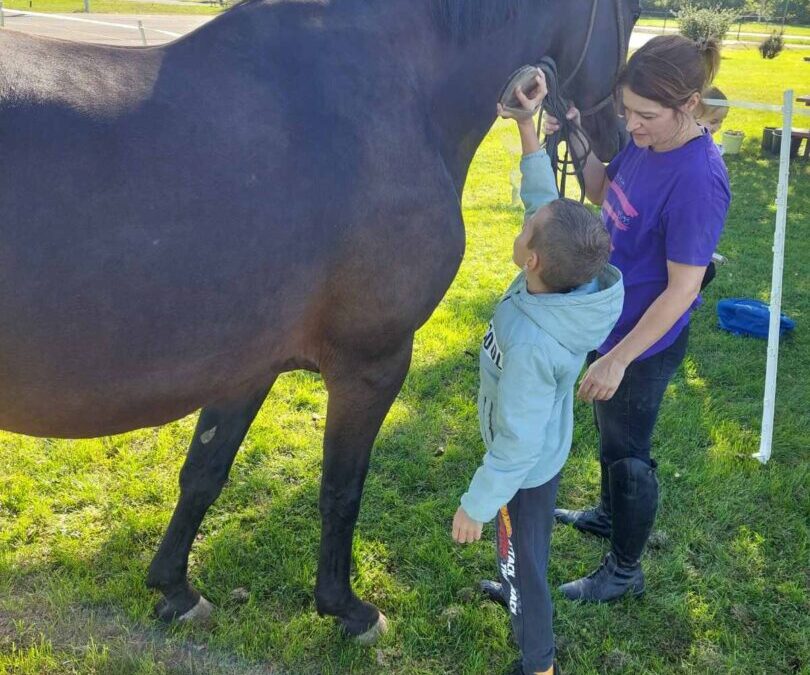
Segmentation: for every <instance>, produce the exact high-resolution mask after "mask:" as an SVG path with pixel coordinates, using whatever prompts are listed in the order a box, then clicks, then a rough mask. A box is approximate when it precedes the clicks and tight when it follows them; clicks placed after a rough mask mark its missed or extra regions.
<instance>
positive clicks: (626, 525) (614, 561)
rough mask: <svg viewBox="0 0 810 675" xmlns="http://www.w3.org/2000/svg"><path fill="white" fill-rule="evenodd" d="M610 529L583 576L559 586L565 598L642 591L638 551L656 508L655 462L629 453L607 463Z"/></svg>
mask: <svg viewBox="0 0 810 675" xmlns="http://www.w3.org/2000/svg"><path fill="white" fill-rule="evenodd" d="M610 495H611V506H612V513H613V516H614V519H613V532H612V534H611V537H610V543H611V549H612V550H611V551H610V553H608V554H607V555H606V556H605V559H604V560H603V561H602V564H601V565H600V566H599V567H598V568H597V569H596V570H595V571H594V572H592V573H591V574H589V575H588V576H587V577H583V578H582V579H577V580H576V581H572V582H570V583H567V584H563V585H562V586H560V591H561V592H562V594H563V595H565V597H566V598H568V599H569V600H582V601H583V602H610V601H612V600H617V599H618V598H620V597H622V596H623V595H624V594H625V593H631V594H632V595H634V596H640V595H642V594H643V593H644V573H643V572H642V571H641V554H642V552H643V551H644V545H645V544H646V543H647V539H648V537H649V536H650V532H651V531H652V526H653V523H654V522H655V513H656V511H657V509H658V480H657V479H656V477H655V462H653V464H652V466H650V465H648V464H647V463H646V462H644V461H642V460H640V459H636V458H635V457H629V458H627V459H621V460H619V461H618V462H614V463H613V464H611V465H610Z"/></svg>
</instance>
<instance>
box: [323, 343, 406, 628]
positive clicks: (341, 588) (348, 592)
mask: <svg viewBox="0 0 810 675" xmlns="http://www.w3.org/2000/svg"><path fill="white" fill-rule="evenodd" d="M412 340H413V336H409V337H408V339H407V341H406V343H405V344H403V345H401V347H400V348H398V349H397V350H396V351H394V352H392V353H389V354H388V355H386V356H385V357H384V358H381V357H376V358H373V359H368V360H363V359H358V358H357V357H356V355H355V356H353V358H351V359H350V360H349V362H347V363H341V364H340V365H339V366H337V367H336V368H334V369H331V368H330V369H324V379H325V381H326V386H327V389H328V391H329V404H328V408H327V417H326V432H325V434H324V457H323V479H322V482H321V495H320V510H321V527H322V530H321V550H320V558H319V560H318V581H317V584H316V588H315V601H316V606H317V609H318V612H319V613H320V614H330V615H333V616H335V617H337V618H338V619H339V620H340V622H341V624H342V625H343V627H344V629H345V630H346V632H347V633H349V634H350V635H354V636H357V637H358V640H359V641H360V642H363V643H371V642H373V641H374V640H375V639H376V638H377V636H378V635H379V634H380V633H382V632H383V631H384V630H385V627H386V620H385V616H383V615H382V614H381V613H380V611H379V610H378V609H377V608H376V607H374V605H371V604H369V603H366V602H363V601H362V600H360V599H359V598H358V597H357V596H356V595H355V594H354V592H353V591H352V588H351V584H350V582H349V571H350V565H351V549H352V535H353V533H354V525H355V523H356V522H357V515H358V512H359V510H360V498H361V496H362V492H363V483H364V481H365V478H366V473H367V471H368V464H369V456H370V454H371V447H372V444H373V443H374V439H375V437H376V436H377V432H378V431H379V429H380V425H381V424H382V421H383V419H384V418H385V415H386V414H387V413H388V410H389V408H390V407H391V404H392V403H393V401H394V398H396V395H397V393H398V392H399V390H400V387H401V386H402V382H403V380H404V379H405V375H406V373H407V372H408V365H409V364H410V358H411V348H412Z"/></svg>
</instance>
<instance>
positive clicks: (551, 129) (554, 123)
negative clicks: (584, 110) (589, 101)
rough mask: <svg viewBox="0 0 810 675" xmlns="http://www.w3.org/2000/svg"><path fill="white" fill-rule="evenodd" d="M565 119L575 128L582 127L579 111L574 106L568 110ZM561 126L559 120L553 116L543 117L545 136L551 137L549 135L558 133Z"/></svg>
mask: <svg viewBox="0 0 810 675" xmlns="http://www.w3.org/2000/svg"><path fill="white" fill-rule="evenodd" d="M565 118H566V119H567V120H568V121H569V122H573V123H574V124H576V125H577V126H582V116H581V115H580V114H579V110H578V109H577V108H575V107H574V106H571V107H570V108H568V112H567V113H566V114H565ZM561 126H562V125H561V124H560V120H558V119H557V118H556V117H554V116H553V115H543V133H544V134H545V135H546V136H551V134H553V133H556V132H558V131H559V130H560V127H561Z"/></svg>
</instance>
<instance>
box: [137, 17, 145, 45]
mask: <svg viewBox="0 0 810 675" xmlns="http://www.w3.org/2000/svg"><path fill="white" fill-rule="evenodd" d="M138 30H139V31H141V41H142V42H143V45H144V47H145V46H146V31H145V30H144V29H143V21H141V20H140V19H139V20H138Z"/></svg>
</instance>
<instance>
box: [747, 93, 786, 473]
mask: <svg viewBox="0 0 810 675" xmlns="http://www.w3.org/2000/svg"><path fill="white" fill-rule="evenodd" d="M792 130H793V90H792V89H788V90H787V91H786V92H785V94H784V100H783V102H782V145H781V147H780V149H779V184H778V186H777V188H776V232H775V234H774V239H773V272H772V273H771V304H770V324H769V326H768V361H767V367H766V370H765V397H764V400H763V406H762V433H761V436H760V442H759V452H758V453H756V454H755V455H754V457H755V458H756V459H758V460H759V461H760V462H762V463H763V464H765V463H766V462H767V461H768V460H769V459H770V458H771V451H772V445H773V421H774V414H775V411H776V369H777V365H778V362H779V328H780V323H781V318H782V273H783V271H784V267H785V229H786V225H787V198H788V179H789V177H790V145H791V140H792V139H791V132H792Z"/></svg>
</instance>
